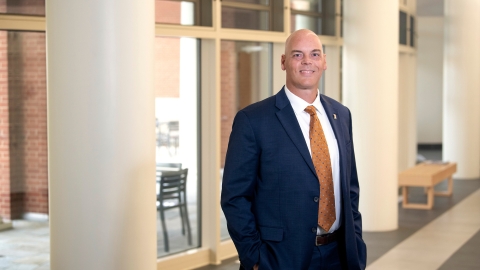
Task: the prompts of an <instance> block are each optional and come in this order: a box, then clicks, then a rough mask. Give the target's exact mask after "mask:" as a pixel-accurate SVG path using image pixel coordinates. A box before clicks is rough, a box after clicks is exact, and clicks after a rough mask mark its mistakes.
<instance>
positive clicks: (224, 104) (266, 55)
mask: <svg viewBox="0 0 480 270" xmlns="http://www.w3.org/2000/svg"><path fill="white" fill-rule="evenodd" d="M220 62H221V76H220V77H221V121H222V122H221V158H222V160H221V166H222V167H221V170H220V171H221V172H223V166H224V164H225V154H226V152H227V145H228V139H229V137H230V132H231V131H232V123H233V118H234V117H235V114H236V113H237V112H238V111H239V110H240V109H242V108H244V107H246V106H247V105H249V104H252V103H254V102H256V101H260V100H262V99H265V98H267V97H269V96H271V95H272V67H271V63H272V44H271V43H262V42H243V41H227V40H224V41H222V42H221V60H220ZM220 225H221V238H222V239H226V238H229V235H228V231H227V224H226V222H225V216H224V215H223V212H222V213H221V224H220Z"/></svg>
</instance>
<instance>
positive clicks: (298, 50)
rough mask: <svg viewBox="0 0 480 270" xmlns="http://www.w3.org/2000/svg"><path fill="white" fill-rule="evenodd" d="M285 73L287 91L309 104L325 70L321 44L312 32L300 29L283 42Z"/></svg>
mask: <svg viewBox="0 0 480 270" xmlns="http://www.w3.org/2000/svg"><path fill="white" fill-rule="evenodd" d="M281 64H282V66H281V67H282V70H285V72H286V82H285V85H286V86H287V88H288V90H290V91H291V92H292V93H293V94H295V95H297V96H299V97H300V98H302V99H304V100H305V101H307V102H309V103H311V102H313V100H314V99H315V97H316V96H317V93H318V91H317V89H318V83H319V81H320V78H321V77H322V73H323V71H324V70H326V69H327V62H326V58H325V54H324V53H323V47H322V42H321V41H320V39H319V38H318V36H317V34H315V33H314V32H312V31H310V30H307V29H301V30H297V31H295V32H293V33H292V34H291V35H290V36H289V37H288V38H287V40H286V41H285V54H283V55H282V59H281Z"/></svg>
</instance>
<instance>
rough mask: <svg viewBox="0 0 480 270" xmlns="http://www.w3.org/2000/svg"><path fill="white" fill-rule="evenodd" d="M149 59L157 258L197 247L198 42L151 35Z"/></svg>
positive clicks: (189, 39)
mask: <svg viewBox="0 0 480 270" xmlns="http://www.w3.org/2000/svg"><path fill="white" fill-rule="evenodd" d="M155 57H156V59H155V126H156V139H157V144H156V163H157V177H156V178H157V209H158V210H159V211H158V219H157V220H158V223H157V231H158V233H157V247H158V253H157V254H158V256H159V257H162V256H165V255H168V254H171V253H175V252H180V251H184V250H186V249H191V248H195V247H198V246H199V244H200V243H199V232H200V226H199V224H200V217H199V216H198V213H199V211H198V207H199V205H200V204H199V197H198V190H199V189H198V183H199V170H198V143H197V141H198V128H199V127H198V121H197V116H198V115H199V113H198V83H197V81H198V68H197V61H198V59H199V55H198V41H197V40H196V39H193V38H183V37H182V38H166V37H156V39H155ZM185 169H186V171H182V170H185ZM183 176H186V178H182V177H183ZM162 199H163V200H162ZM160 203H162V205H163V206H164V207H163V211H162V207H160ZM178 204H180V206H179V207H175V206H177V205H178ZM182 204H186V206H182ZM162 215H163V216H162ZM162 217H163V218H162Z"/></svg>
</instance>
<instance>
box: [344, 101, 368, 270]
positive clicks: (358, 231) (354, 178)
mask: <svg viewBox="0 0 480 270" xmlns="http://www.w3.org/2000/svg"><path fill="white" fill-rule="evenodd" d="M348 113H349V115H350V123H349V130H350V140H351V146H350V147H352V150H351V153H352V157H351V164H352V167H351V177H350V202H351V206H352V215H353V222H354V229H355V238H356V239H355V240H356V243H357V252H358V260H359V265H360V269H365V267H366V263H367V250H366V245H365V242H364V241H363V238H362V215H361V214H360V211H358V204H359V199H360V185H359V183H358V175H357V165H356V162H355V152H354V150H353V148H354V147H353V136H352V115H351V113H350V110H349V111H348Z"/></svg>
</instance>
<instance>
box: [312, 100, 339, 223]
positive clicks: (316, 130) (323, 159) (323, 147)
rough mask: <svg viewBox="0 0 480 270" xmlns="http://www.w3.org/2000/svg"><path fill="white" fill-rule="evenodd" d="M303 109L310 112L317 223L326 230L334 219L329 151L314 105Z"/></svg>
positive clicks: (333, 196)
mask: <svg viewBox="0 0 480 270" xmlns="http://www.w3.org/2000/svg"><path fill="white" fill-rule="evenodd" d="M305 111H306V112H307V113H308V114H310V148H311V151H312V161H313V165H314V166H315V171H316V172H317V176H318V181H319V182H320V202H319V207H318V225H320V227H322V229H324V230H325V231H327V232H328V231H329V230H330V228H331V227H332V225H333V223H334V222H335V219H336V214H335V195H334V192H333V177H332V165H331V162H330V152H329V151H328V144H327V140H326V138H325V134H324V133H323V128H322V124H320V120H319V119H318V117H317V111H316V110H315V107H314V106H313V105H310V106H308V107H307V108H305Z"/></svg>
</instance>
